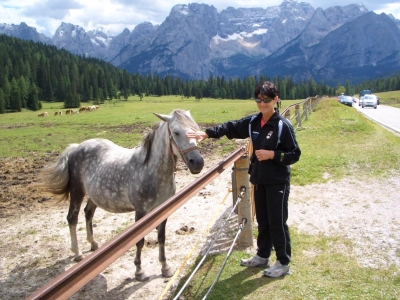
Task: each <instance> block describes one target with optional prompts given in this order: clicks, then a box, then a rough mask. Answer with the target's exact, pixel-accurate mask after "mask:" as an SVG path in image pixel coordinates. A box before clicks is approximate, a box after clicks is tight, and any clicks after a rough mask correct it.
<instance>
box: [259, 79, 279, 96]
mask: <svg viewBox="0 0 400 300" xmlns="http://www.w3.org/2000/svg"><path fill="white" fill-rule="evenodd" d="M260 94H261V95H264V96H267V97H269V98H275V97H276V96H279V90H278V89H277V88H276V86H275V84H273V83H272V82H269V81H264V82H261V83H260V84H259V85H257V87H256V89H255V91H254V98H257V97H258V95H260Z"/></svg>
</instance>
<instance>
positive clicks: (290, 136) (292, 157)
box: [205, 111, 301, 185]
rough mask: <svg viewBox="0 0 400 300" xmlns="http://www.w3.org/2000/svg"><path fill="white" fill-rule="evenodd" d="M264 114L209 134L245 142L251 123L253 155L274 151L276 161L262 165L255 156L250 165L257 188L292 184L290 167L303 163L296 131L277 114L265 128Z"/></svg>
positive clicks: (221, 125)
mask: <svg viewBox="0 0 400 300" xmlns="http://www.w3.org/2000/svg"><path fill="white" fill-rule="evenodd" d="M261 118H262V114H261V113H258V114H256V115H253V116H248V117H244V118H242V119H240V120H236V121H228V122H226V123H222V124H220V125H218V126H215V127H210V128H207V129H206V130H205V132H206V133H207V135H208V136H209V137H211V138H220V137H222V136H224V135H225V136H226V137H227V138H228V139H233V138H236V139H245V138H248V137H249V135H250V132H249V124H250V123H251V127H250V128H251V140H252V142H253V151H255V150H259V149H265V150H273V151H275V155H274V158H273V159H270V160H265V161H258V160H257V158H256V157H255V154H254V152H253V153H252V156H251V161H250V168H249V174H250V182H251V183H252V184H254V185H256V184H265V185H274V184H279V183H290V167H289V165H291V164H294V163H295V162H297V161H298V160H299V159H300V155H301V151H300V148H299V145H298V144H297V141H296V137H295V134H294V130H293V127H292V125H291V124H290V122H289V121H288V120H287V119H286V118H284V117H282V116H281V115H280V114H279V113H278V112H277V111H275V112H274V114H273V115H272V116H271V118H270V119H269V120H268V122H267V123H266V124H265V125H264V126H263V127H262V128H261ZM279 120H282V122H283V125H282V132H281V135H280V143H279V144H278V123H279Z"/></svg>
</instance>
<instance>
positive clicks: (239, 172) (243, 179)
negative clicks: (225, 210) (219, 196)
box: [233, 155, 253, 247]
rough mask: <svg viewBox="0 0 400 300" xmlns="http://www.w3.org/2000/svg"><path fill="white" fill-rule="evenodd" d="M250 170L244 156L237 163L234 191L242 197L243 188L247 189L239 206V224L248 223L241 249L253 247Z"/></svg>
mask: <svg viewBox="0 0 400 300" xmlns="http://www.w3.org/2000/svg"><path fill="white" fill-rule="evenodd" d="M248 169H249V157H248V155H243V156H242V157H240V158H239V159H238V160H237V161H235V178H236V179H235V183H236V186H234V187H233V189H236V195H240V193H241V189H242V187H244V188H245V189H246V190H245V192H244V193H243V196H242V200H241V201H240V203H239V204H238V224H239V223H241V222H242V219H243V218H246V219H247V222H246V224H245V225H244V227H243V230H242V232H241V234H240V236H239V238H238V245H239V246H240V247H250V246H253V220H252V207H251V197H250V195H251V191H250V182H249V174H248Z"/></svg>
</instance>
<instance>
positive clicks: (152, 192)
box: [36, 110, 204, 281]
mask: <svg viewBox="0 0 400 300" xmlns="http://www.w3.org/2000/svg"><path fill="white" fill-rule="evenodd" d="M155 115H156V116H157V117H158V118H160V119H161V120H162V121H161V122H159V123H157V124H155V125H154V126H153V127H152V129H151V131H150V132H149V133H148V134H147V136H146V137H145V138H144V140H143V141H142V143H141V144H140V145H139V146H137V147H135V148H132V149H127V148H123V147H120V146H118V145H116V144H114V143H113V142H111V141H109V140H106V139H90V140H86V141H84V142H82V143H81V144H71V145H69V146H68V147H67V148H66V149H65V150H64V152H63V153H62V154H61V155H60V157H59V159H58V161H57V162H55V163H53V164H50V165H48V166H46V167H45V168H44V169H43V172H42V175H43V178H42V180H41V182H39V183H38V184H36V186H37V187H38V188H39V190H41V191H47V192H50V193H53V194H58V195H61V196H62V197H61V198H62V199H66V200H67V199H68V197H70V206H69V212H68V216H67V220H68V224H69V229H70V234H71V250H72V251H73V252H74V254H75V257H74V260H76V261H79V260H81V259H82V258H83V256H82V252H81V251H80V250H79V248H78V242H77V235H76V227H77V223H78V214H79V210H80V207H81V204H82V201H83V199H84V196H85V194H87V195H88V201H87V204H86V207H85V210H84V211H85V218H86V231H87V240H88V241H89V242H90V244H91V250H96V249H97V248H98V243H97V242H96V241H95V240H94V238H93V226H92V219H93V215H94V212H95V210H96V208H97V207H100V208H102V209H104V210H106V211H109V212H113V213H123V212H131V211H135V219H136V221H137V220H139V219H140V218H142V217H143V216H145V215H146V214H147V213H148V212H150V211H151V210H153V209H154V208H155V207H157V206H159V205H160V204H161V203H163V202H164V201H166V200H167V199H168V198H170V197H171V196H173V195H174V194H175V191H176V187H175V179H174V172H175V171H176V162H177V159H178V158H181V159H183V161H184V162H185V163H186V165H187V166H188V168H189V170H190V172H191V173H192V174H197V173H199V172H200V171H201V170H202V168H203V166H204V160H203V157H202V156H201V155H200V152H199V150H198V148H197V144H196V140H195V139H193V138H188V137H186V132H187V131H188V130H192V129H195V130H198V129H199V126H198V125H197V124H196V122H195V121H194V120H193V118H192V117H191V115H190V112H189V111H184V110H174V111H173V112H172V113H171V114H170V115H162V114H156V113H155ZM166 222H167V220H165V221H163V222H162V223H161V224H160V225H159V226H158V227H157V233H158V244H159V260H160V262H161V265H162V267H161V272H162V275H163V276H164V277H171V276H172V274H173V272H172V271H171V269H170V267H169V266H168V264H167V261H166V257H165V225H166ZM143 245H144V238H143V239H141V240H140V241H139V242H138V243H137V244H136V247H137V251H136V257H135V265H136V272H135V277H136V279H137V280H139V281H143V280H147V279H148V277H147V276H146V275H145V273H144V272H143V270H142V268H141V252H142V248H143Z"/></svg>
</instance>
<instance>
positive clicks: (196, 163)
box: [186, 150, 204, 174]
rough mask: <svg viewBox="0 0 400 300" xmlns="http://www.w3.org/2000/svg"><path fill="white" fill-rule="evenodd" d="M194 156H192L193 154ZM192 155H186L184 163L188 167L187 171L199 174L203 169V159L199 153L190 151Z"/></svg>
mask: <svg viewBox="0 0 400 300" xmlns="http://www.w3.org/2000/svg"><path fill="white" fill-rule="evenodd" d="M195 153H196V155H193V154H195ZM191 154H192V155H187V157H186V163H187V166H188V167H189V171H190V173H192V174H199V173H200V172H201V170H203V167H204V159H203V157H202V156H201V155H200V152H199V151H198V150H197V151H191Z"/></svg>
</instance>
